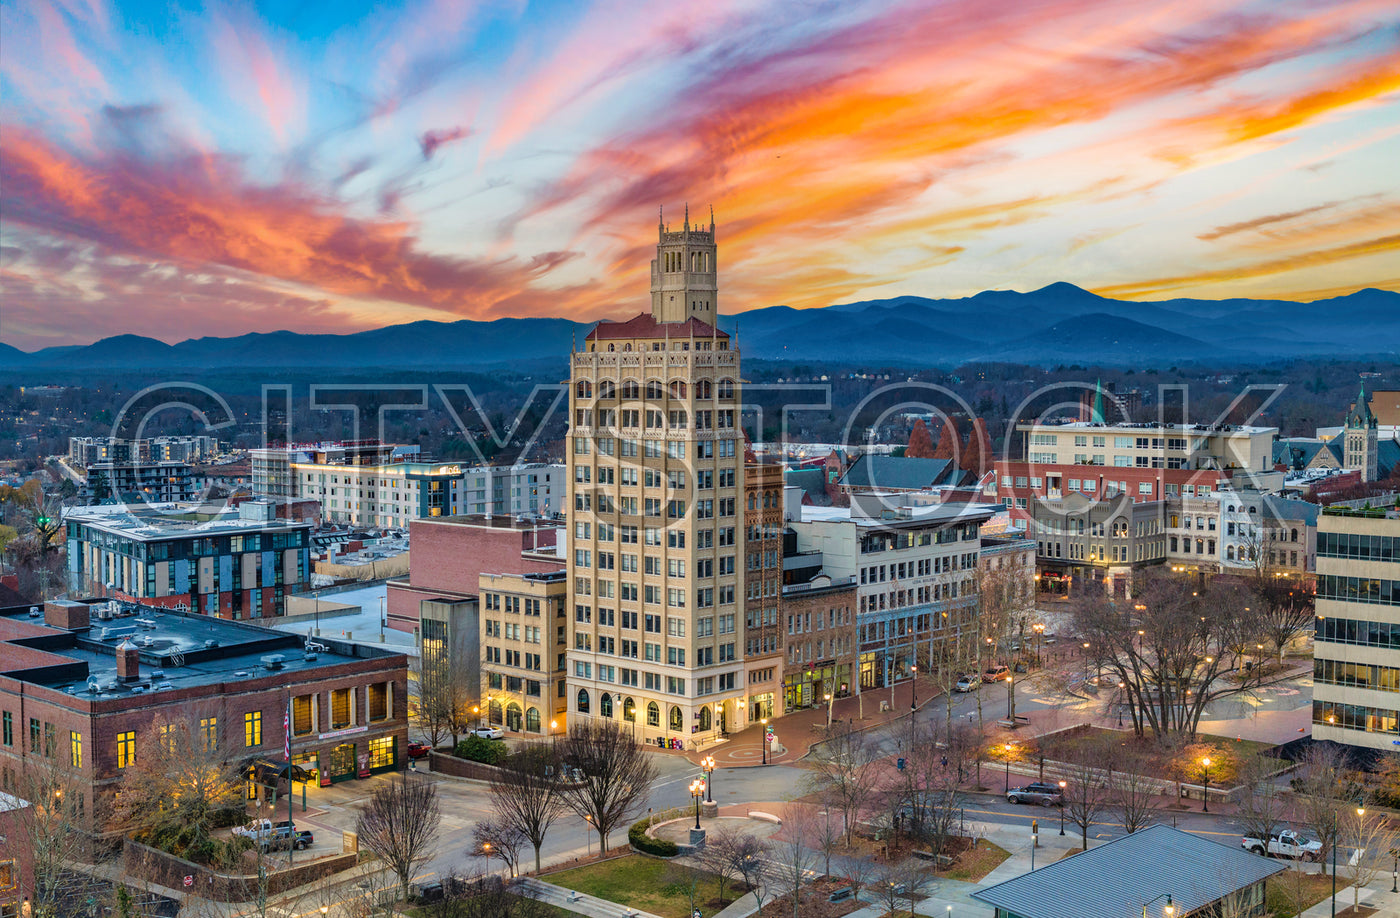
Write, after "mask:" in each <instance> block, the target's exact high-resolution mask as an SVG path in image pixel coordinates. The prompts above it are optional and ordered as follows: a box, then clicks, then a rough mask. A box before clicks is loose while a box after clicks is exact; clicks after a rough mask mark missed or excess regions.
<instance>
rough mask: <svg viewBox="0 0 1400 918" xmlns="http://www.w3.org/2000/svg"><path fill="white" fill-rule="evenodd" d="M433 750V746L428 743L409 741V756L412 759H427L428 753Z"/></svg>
mask: <svg viewBox="0 0 1400 918" xmlns="http://www.w3.org/2000/svg"><path fill="white" fill-rule="evenodd" d="M432 751H433V747H432V746H429V745H428V744H427V743H409V744H408V757H409V758H410V759H426V758H427V757H428V753H430V752H432Z"/></svg>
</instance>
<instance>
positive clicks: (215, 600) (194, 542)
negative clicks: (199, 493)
mask: <svg viewBox="0 0 1400 918" xmlns="http://www.w3.org/2000/svg"><path fill="white" fill-rule="evenodd" d="M272 513H273V507H272V505H271V504H269V503H267V502H262V501H248V502H245V503H242V504H240V505H239V506H237V507H230V508H212V509H211V508H208V507H203V506H197V505H189V506H181V505H172V506H169V507H163V508H160V509H159V510H132V509H129V508H127V507H123V506H120V505H108V506H101V507H78V508H74V509H71V510H69V511H68V512H67V513H66V514H65V516H64V523H65V525H66V527H67V537H68V578H69V589H70V590H71V591H73V592H74V593H78V594H85V595H92V594H101V595H106V596H112V597H115V598H119V599H127V600H133V601H136V602H141V603H144V604H147V605H159V606H165V607H167V608H184V609H191V610H193V611H196V612H200V613H203V614H205V615H212V616H217V617H219V618H227V619H247V618H271V617H275V616H279V615H284V614H286V597H287V596H288V595H289V594H292V593H297V592H300V591H301V590H302V589H304V588H305V586H306V584H307V583H308V582H309V579H310V544H311V526H310V524H308V523H301V522H294V521H292V520H283V519H276V518H274V517H273V515H272Z"/></svg>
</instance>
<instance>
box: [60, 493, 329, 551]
mask: <svg viewBox="0 0 1400 918" xmlns="http://www.w3.org/2000/svg"><path fill="white" fill-rule="evenodd" d="M257 504H258V502H256V501H247V502H245V503H244V504H241V505H239V506H240V507H248V510H247V511H240V510H239V508H236V507H226V506H222V505H219V504H195V503H171V504H147V505H144V506H142V507H141V508H140V509H132V507H131V505H128V504H103V505H99V506H92V507H73V508H71V509H69V510H66V511H65V512H64V517H63V518H64V519H65V520H68V521H72V522H81V523H86V524H87V525H89V526H93V527H96V528H98V529H102V530H104V531H107V532H111V533H117V534H120V535H123V536H127V537H128V538H133V539H138V540H141V541H146V540H151V539H171V538H189V537H191V536H201V537H202V536H216V535H236V534H238V533H245V532H267V531H269V530H282V531H287V532H290V531H292V530H294V529H310V528H311V524H310V523H303V522H298V521H296V520H287V519H278V518H272V519H260V518H258V516H257V509H258V507H257Z"/></svg>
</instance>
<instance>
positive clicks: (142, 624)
mask: <svg viewBox="0 0 1400 918" xmlns="http://www.w3.org/2000/svg"><path fill="white" fill-rule="evenodd" d="M111 605H112V606H114V607H116V609H117V612H116V614H115V615H110V617H104V616H109V612H108V604H107V603H106V602H104V601H100V600H99V601H96V602H95V603H93V604H92V605H91V616H92V618H91V627H89V628H87V629H80V630H75V631H67V630H65V629H62V628H56V627H52V626H50V625H47V624H45V623H44V620H43V618H42V617H31V614H30V611H29V608H30V607H28V606H18V607H11V608H8V609H0V641H4V642H5V643H6V652H5V653H4V657H5V659H6V661H7V662H6V663H5V664H3V665H0V672H3V674H4V675H6V676H9V677H11V678H14V679H18V680H20V681H21V682H27V683H30V684H33V685H42V686H47V687H49V688H56V689H59V690H60V691H66V692H68V693H69V694H71V695H74V696H80V697H82V698H84V699H88V700H110V699H114V698H122V697H130V696H133V695H136V696H139V695H142V694H145V693H147V692H159V691H165V690H169V689H181V688H189V687H192V686H201V685H218V684H220V683H224V682H230V681H238V680H242V679H253V678H266V677H268V676H274V675H275V676H276V677H277V678H278V679H280V680H283V681H287V682H296V681H298V680H299V678H300V677H299V675H298V674H301V673H306V672H308V671H313V670H317V669H321V668H324V667H327V666H335V665H338V664H342V663H347V662H350V661H353V660H356V659H364V658H369V657H384V658H386V659H387V658H388V657H392V656H394V655H395V654H392V653H389V652H386V651H382V650H377V649H374V648H368V647H361V646H357V645H355V644H349V643H345V642H342V641H331V640H327V639H315V641H316V643H315V644H308V643H307V642H308V640H309V639H308V638H305V637H303V636H300V635H295V634H287V633H285V632H281V631H276V630H273V629H271V628H264V627H262V626H259V625H254V624H250V623H247V622H234V621H227V620H225V619H219V618H213V617H211V616H207V615H194V614H189V613H185V612H176V611H173V610H169V609H157V608H153V607H149V606H137V605H135V604H134V603H112V604H111ZM124 639H129V640H130V641H131V642H132V643H133V644H134V645H135V647H136V649H137V652H138V654H139V655H140V661H141V679H140V680H138V681H134V682H121V681H119V680H118V679H117V659H116V649H117V646H118V645H119V644H121V643H122V642H123V640H124ZM19 648H24V650H23V651H20V652H18V653H15V654H11V653H10V651H11V650H19ZM35 651H37V652H38V653H35ZM15 662H19V663H20V665H19V666H13V663H15Z"/></svg>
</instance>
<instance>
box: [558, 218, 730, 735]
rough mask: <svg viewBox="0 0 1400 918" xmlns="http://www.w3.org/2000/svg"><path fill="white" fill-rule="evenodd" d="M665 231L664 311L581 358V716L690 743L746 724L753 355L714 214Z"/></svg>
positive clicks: (660, 245)
mask: <svg viewBox="0 0 1400 918" xmlns="http://www.w3.org/2000/svg"><path fill="white" fill-rule="evenodd" d="M658 237H659V238H658V241H657V247H656V260H655V261H653V262H652V266H651V306H652V308H651V313H650V314H647V313H642V314H640V315H638V316H636V317H634V318H632V319H629V320H627V321H624V322H600V323H599V324H598V325H597V326H596V327H594V329H593V330H592V331H591V332H589V333H588V336H587V337H586V338H585V340H584V346H583V349H582V350H581V351H577V352H575V353H573V354H572V355H571V367H572V369H571V374H570V375H571V380H570V382H571V386H570V398H569V409H570V421H571V425H570V429H569V434H568V449H567V452H568V468H569V471H568V482H567V485H568V500H567V504H568V507H569V511H568V512H569V514H570V518H569V519H570V526H569V542H568V556H567V560H568V562H569V574H570V576H569V585H568V607H567V608H568V610H569V614H570V616H571V623H572V627H571V641H570V646H569V650H568V654H567V678H568V680H569V681H568V696H569V697H568V705H569V709H568V716H569V717H571V718H574V717H577V718H580V719H583V720H587V719H589V718H604V719H607V718H620V719H621V722H622V724H623V726H625V727H628V728H630V729H632V730H633V731H635V733H636V735H637V736H638V737H639V738H643V739H645V740H646V741H650V742H655V741H658V740H660V741H662V742H671V743H683V744H684V745H686V746H687V747H689V746H690V745H691V744H692V743H693V742H696V741H704V740H706V739H710V738H712V737H714V736H715V735H716V734H718V733H719V732H720V731H722V730H726V729H728V728H730V727H734V726H737V725H738V724H739V723H740V722H741V720H742V716H741V714H740V711H741V706H740V701H741V700H742V699H743V698H744V694H745V684H744V682H745V679H744V663H743V640H744V634H743V631H742V630H741V625H742V624H743V619H742V615H743V609H744V607H743V605H742V599H743V595H744V594H743V590H744V583H745V581H744V576H743V570H742V567H741V565H742V564H743V563H744V560H743V559H744V552H745V533H744V528H745V521H744V518H743V514H742V510H741V506H742V504H741V501H742V500H743V495H744V482H743V478H744V445H743V439H742V434H741V433H740V430H739V408H740V380H739V353H738V351H737V350H732V349H731V348H730V339H729V336H728V335H727V334H725V333H724V332H722V331H719V330H718V329H717V328H716V327H715V319H716V304H717V285H716V280H715V277H716V275H715V229H714V223H713V220H712V221H711V223H710V226H709V228H702V227H692V226H691V225H690V222H689V219H688V218H687V220H686V222H685V225H684V226H683V228H682V229H681V230H679V231H674V232H673V231H670V230H669V229H668V228H667V227H666V226H665V225H664V224H663V225H661V226H659V227H658Z"/></svg>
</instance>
